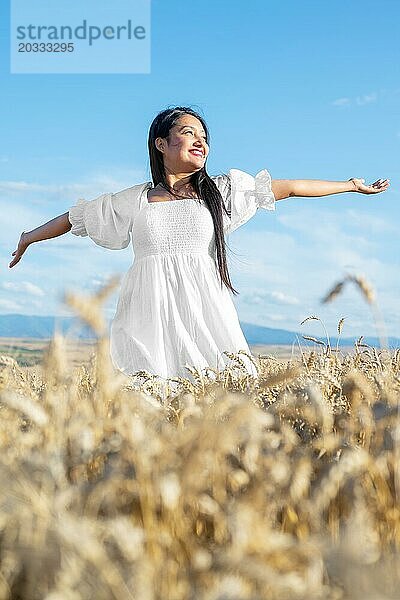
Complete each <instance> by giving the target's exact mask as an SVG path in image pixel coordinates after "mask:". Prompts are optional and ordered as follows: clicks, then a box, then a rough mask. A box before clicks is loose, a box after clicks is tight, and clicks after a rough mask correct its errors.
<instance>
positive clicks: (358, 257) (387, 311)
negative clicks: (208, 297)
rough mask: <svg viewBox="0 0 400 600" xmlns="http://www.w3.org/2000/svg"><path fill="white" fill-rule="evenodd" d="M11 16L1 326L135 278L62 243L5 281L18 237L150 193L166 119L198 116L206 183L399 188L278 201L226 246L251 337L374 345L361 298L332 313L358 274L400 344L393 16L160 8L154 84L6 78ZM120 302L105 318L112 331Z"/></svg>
mask: <svg viewBox="0 0 400 600" xmlns="http://www.w3.org/2000/svg"><path fill="white" fill-rule="evenodd" d="M1 10H2V13H1V32H0V38H1V42H0V44H1V46H0V47H1V57H2V58H1V64H0V69H1V70H0V78H1V95H0V104H1V136H0V228H1V239H0V255H1V264H2V273H1V276H0V291H1V293H0V314H8V313H14V312H19V313H23V314H36V315H70V314H72V313H71V312H70V311H69V309H68V308H67V307H66V306H64V305H63V303H62V294H63V292H64V290H66V289H68V290H70V291H73V290H79V289H82V290H84V291H85V292H87V293H90V292H92V291H95V290H96V289H97V288H98V286H99V285H101V284H102V283H103V282H105V281H106V280H107V279H108V278H109V277H110V276H111V275H113V274H120V275H121V276H122V275H123V273H124V272H125V271H126V270H127V269H128V268H129V266H130V264H131V263H132V258H133V255H132V249H131V247H128V248H127V249H125V250H122V251H110V250H106V249H103V248H100V247H98V246H96V245H95V244H94V243H93V242H92V241H91V240H90V239H89V238H78V237H76V236H73V235H72V234H70V233H68V234H66V235H65V236H63V237H59V238H55V239H51V240H46V241H44V242H40V243H38V244H34V245H33V246H31V247H30V248H29V249H28V250H27V252H26V254H25V255H24V257H23V258H22V260H21V261H20V263H18V265H17V266H16V267H14V268H13V269H9V268H8V264H9V262H10V261H11V258H12V257H11V253H12V252H13V251H14V250H15V248H16V245H17V242H18V239H19V236H20V234H21V232H22V231H23V230H25V231H29V230H32V229H34V228H35V227H38V226H39V225H41V224H42V223H45V222H46V221H48V220H50V219H52V218H53V217H55V216H57V215H59V214H62V213H64V212H66V211H67V210H68V209H69V208H70V207H71V206H72V205H73V204H75V203H76V201H77V199H78V198H81V197H82V198H86V199H88V200H89V199H92V198H94V197H96V196H97V195H99V194H101V193H103V192H109V191H113V192H116V191H119V190H120V189H123V188H125V187H128V186H130V185H135V184H137V183H140V182H142V181H147V180H150V179H151V175H150V168H149V160H148V153H147V134H148V129H149V126H150V123H151V121H152V119H153V118H154V117H155V115H156V114H157V112H159V111H160V110H162V109H164V108H166V107H167V106H170V105H188V106H191V107H193V108H195V109H198V110H200V111H201V112H202V113H203V115H204V116H205V118H206V121H207V123H208V126H209V129H210V132H211V145H210V155H209V158H208V161H207V165H208V172H209V173H210V174H211V175H214V174H218V173H219V172H221V171H227V170H228V169H230V168H238V169H242V170H244V171H247V172H249V173H251V174H253V175H255V174H256V173H257V172H258V171H259V170H261V169H264V168H266V169H268V171H269V172H270V173H271V176H272V178H275V179H326V180H347V179H349V178H350V177H363V178H365V179H366V182H367V183H372V182H373V181H375V180H376V179H378V178H379V177H382V178H389V179H390V181H391V187H390V188H389V190H388V191H386V192H384V193H382V194H377V195H369V196H368V195H362V194H354V193H346V194H338V195H331V196H327V197H323V198H290V199H285V200H282V201H279V202H278V203H277V205H276V211H275V212H270V211H262V210H259V211H258V212H257V214H256V215H255V216H254V217H253V218H252V219H251V221H249V222H248V223H246V224H245V225H243V226H242V227H240V228H239V229H238V230H237V231H235V232H234V233H233V234H232V235H231V236H230V237H229V245H230V248H231V250H232V251H231V252H230V253H229V254H228V257H229V265H230V273H231V279H232V282H233V285H234V287H235V288H236V289H238V290H239V292H240V295H239V296H236V297H235V298H234V302H235V305H236V307H237V310H238V313H239V318H240V320H241V321H247V322H252V323H257V324H259V325H265V326H268V327H279V328H285V329H291V330H296V331H302V332H303V333H305V334H312V333H314V334H321V335H322V334H323V331H322V330H321V325H320V324H319V323H317V322H315V321H309V322H307V323H306V324H305V325H304V326H300V322H301V321H302V320H303V319H304V318H306V317H307V316H309V315H312V314H314V315H317V316H319V317H320V318H321V319H322V320H323V322H324V323H325V325H326V327H327V329H328V332H329V333H330V334H334V333H335V331H336V326H337V323H338V321H339V319H340V318H341V317H346V320H345V325H344V328H343V335H344V336H347V335H354V336H359V335H370V334H374V333H376V332H375V328H374V321H373V318H372V315H371V312H370V310H369V307H368V306H367V305H366V304H365V302H364V301H363V299H362V297H361V296H360V294H359V292H358V291H357V290H356V289H354V288H352V287H348V288H345V291H344V292H343V294H342V295H341V296H339V297H338V298H337V299H336V301H335V302H333V303H332V304H329V305H322V304H321V303H320V300H321V298H322V297H323V296H324V295H325V293H326V292H327V291H328V290H329V289H330V287H331V286H332V285H333V284H334V283H335V282H337V281H338V280H339V279H341V278H342V277H343V276H344V274H345V273H346V272H348V271H351V272H353V273H356V274H359V275H363V276H364V277H366V278H367V280H368V281H370V283H371V284H372V285H373V287H374V288H375V290H376V293H377V299H378V304H379V307H380V310H381V312H382V313H383V314H384V316H385V323H386V328H387V331H388V333H389V334H391V335H396V336H400V314H399V311H398V304H397V299H398V297H399V292H400V265H399V246H398V240H399V228H400V226H399V207H398V202H399V161H398V158H399V149H400V113H399V102H400V78H399V74H400V73H399V64H400V60H399V58H400V56H399V47H398V22H399V20H400V4H399V3H398V2H397V1H396V0H393V1H390V0H384V1H383V2H381V3H380V4H379V7H378V5H377V4H376V2H372V1H370V0H367V1H365V0H363V1H362V2H361V1H353V2H344V1H341V0H338V1H336V2H331V3H326V2H287V1H284V0H280V1H265V0H264V1H259V0H253V1H252V2H246V3H245V2H235V3H233V2H225V1H221V2H211V0H203V1H202V2H196V3H190V4H188V3H184V2H183V1H181V2H178V1H176V0H169V1H168V2H165V1H162V0H153V2H152V5H151V72H150V73H149V74H122V75H121V74H111V75H107V74H104V75H101V74H79V75H74V74H68V75H62V74H55V75H52V74H45V75H37V74H28V75H25V74H10V67H9V37H8V35H9V31H8V23H9V13H8V9H7V7H4V6H3V7H2V9H1ZM116 302H117V292H116V293H114V295H113V296H112V297H110V299H109V301H108V302H107V304H106V307H105V309H106V314H107V316H108V317H112V315H113V314H114V311H115V307H116Z"/></svg>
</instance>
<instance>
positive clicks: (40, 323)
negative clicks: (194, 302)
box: [0, 314, 400, 348]
mask: <svg viewBox="0 0 400 600" xmlns="http://www.w3.org/2000/svg"><path fill="white" fill-rule="evenodd" d="M110 324H111V320H110V321H108V331H109V327H110ZM240 325H241V327H242V330H243V333H244V335H245V337H246V340H247V342H248V344H249V345H250V346H255V345H266V346H267V345H274V346H277V345H282V346H286V345H287V346H291V345H292V344H293V343H294V344H298V343H300V344H301V345H302V346H312V345H313V344H314V343H315V342H312V341H309V340H305V339H304V338H303V337H302V336H303V335H309V336H312V334H309V333H308V332H307V331H304V332H302V333H300V332H294V331H287V330H286V329H272V328H270V327H262V326H260V325H254V324H252V323H242V322H241V323H240ZM55 329H57V330H58V331H59V332H60V333H62V334H63V335H64V336H66V337H67V338H68V339H77V340H79V339H81V340H89V339H95V338H96V335H95V333H94V332H93V330H92V329H91V328H90V327H89V326H87V325H86V324H83V323H82V322H81V321H80V320H79V319H77V318H76V317H50V316H47V317H42V316H36V315H19V314H8V315H0V337H7V338H36V339H50V338H51V337H52V335H53V332H54V331H55ZM313 337H316V338H317V339H319V340H321V341H323V342H326V338H325V336H323V335H322V336H321V335H319V336H313ZM337 339H338V338H337V337H331V338H330V343H331V346H336V344H337ZM356 340H357V337H347V338H340V339H339V346H347V347H349V346H354V343H355V342H356ZM362 343H365V344H369V345H370V346H377V347H379V346H380V344H379V338H378V337H373V336H367V337H365V338H363V340H362ZM388 344H389V347H390V348H400V338H395V337H389V338H388Z"/></svg>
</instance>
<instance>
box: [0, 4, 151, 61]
mask: <svg viewBox="0 0 400 600" xmlns="http://www.w3.org/2000/svg"><path fill="white" fill-rule="evenodd" d="M11 3H12V6H11V9H12V10H11V29H10V44H11V48H10V60H11V64H10V71H11V73H150V0H113V2H112V7H111V6H110V3H109V2H105V0H96V1H94V0H84V1H83V2H82V3H81V4H79V6H74V5H73V6H71V4H70V3H68V2H67V1H66V0H58V1H57V3H56V4H54V5H51V4H49V3H48V2H47V0H46V1H45V0H36V1H35V2H34V3H30V2H28V0H11Z"/></svg>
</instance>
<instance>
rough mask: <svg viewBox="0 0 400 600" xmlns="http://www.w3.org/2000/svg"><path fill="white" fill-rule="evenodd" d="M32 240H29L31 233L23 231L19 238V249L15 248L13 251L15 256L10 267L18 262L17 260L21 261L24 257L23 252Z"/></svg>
mask: <svg viewBox="0 0 400 600" xmlns="http://www.w3.org/2000/svg"><path fill="white" fill-rule="evenodd" d="M30 243H31V242H30V241H29V234H28V233H26V231H23V232H22V233H21V237H20V238H19V242H18V246H17V249H16V250H14V252H13V253H12V256H14V258H13V259H12V261H11V262H10V264H9V265H8V266H9V267H10V269H11V268H12V267H13V266H14V265H16V264H17V262H19V261H20V260H21V258H22V255H23V253H24V252H25V250H26V249H27V247H28V246H29V245H30Z"/></svg>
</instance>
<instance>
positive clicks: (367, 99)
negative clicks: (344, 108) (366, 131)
mask: <svg viewBox="0 0 400 600" xmlns="http://www.w3.org/2000/svg"><path fill="white" fill-rule="evenodd" d="M377 98H378V94H377V93H376V92H373V93H372V94H364V95H363V96H357V98H356V104H358V105H359V106H361V105H363V104H370V103H371V102H376V100H377Z"/></svg>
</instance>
